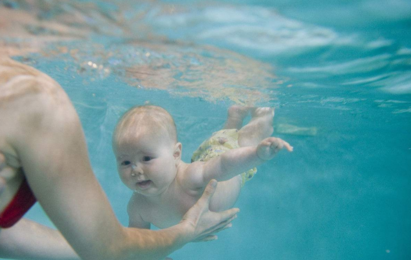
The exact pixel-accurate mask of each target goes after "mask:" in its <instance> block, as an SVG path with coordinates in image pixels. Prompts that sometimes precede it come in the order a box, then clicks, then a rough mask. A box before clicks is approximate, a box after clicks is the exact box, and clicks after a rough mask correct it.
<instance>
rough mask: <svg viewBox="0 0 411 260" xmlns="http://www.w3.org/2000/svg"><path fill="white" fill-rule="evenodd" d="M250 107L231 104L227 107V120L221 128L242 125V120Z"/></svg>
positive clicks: (237, 127)
mask: <svg viewBox="0 0 411 260" xmlns="http://www.w3.org/2000/svg"><path fill="white" fill-rule="evenodd" d="M250 109H251V108H250V107H243V106H239V105H233V106H231V107H230V108H229V109H228V116H227V121H226V122H225V125H224V127H223V129H240V128H241V127H242V126H243V120H244V118H245V117H246V116H247V115H248V113H249V111H250Z"/></svg>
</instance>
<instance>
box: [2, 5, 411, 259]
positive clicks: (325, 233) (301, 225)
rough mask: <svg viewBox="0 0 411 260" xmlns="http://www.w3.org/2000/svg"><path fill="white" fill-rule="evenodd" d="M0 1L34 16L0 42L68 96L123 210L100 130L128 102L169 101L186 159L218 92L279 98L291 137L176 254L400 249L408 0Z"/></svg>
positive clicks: (352, 253) (382, 252) (211, 115)
mask: <svg viewBox="0 0 411 260" xmlns="http://www.w3.org/2000/svg"><path fill="white" fill-rule="evenodd" d="M6 2H7V3H8V4H7V6H11V7H13V8H14V9H7V12H16V11H17V10H19V12H24V10H30V11H29V12H28V13H29V14H31V17H32V19H33V20H32V22H31V23H30V24H27V23H25V22H23V21H17V24H18V25H21V28H23V29H22V32H21V34H20V35H16V34H11V33H10V32H9V34H7V33H4V32H3V33H2V34H1V35H2V36H0V44H2V45H0V46H4V45H6V46H8V48H9V49H8V51H9V52H11V53H14V56H16V57H17V58H18V59H20V60H21V61H23V62H25V63H27V64H30V65H33V66H34V67H36V68H39V69H40V70H42V71H44V72H46V73H48V74H49V75H51V76H52V77H53V78H55V79H56V80H57V81H58V82H59V83H60V84H61V85H62V86H63V87H64V88H65V90H66V91H67V93H68V94H69V95H70V98H71V99H72V101H73V103H74V105H75V106H76V109H77V111H78V113H79V115H80V117H81V120H82V122H83V127H84V129H85V133H86V136H87V141H88V145H89V151H90V156H91V160H92V164H93V168H94V170H95V173H96V175H97V177H98V179H99V180H100V182H101V184H102V186H103V188H104V190H105V191H106V192H107V194H108V197H109V199H110V201H111V203H112V206H113V208H114V210H115V212H116V214H117V216H118V218H119V219H120V221H121V223H123V224H124V225H127V215H126V204H127V202H128V198H129V196H130V192H129V191H128V190H126V189H125V187H123V185H122V184H121V182H120V180H119V178H118V177H117V173H116V169H115V164H114V157H113V154H112V152H111V134H112V131H113V129H114V126H115V124H116V121H117V120H118V118H119V116H120V115H121V114H122V113H123V112H124V111H126V110H127V109H128V108H129V107H131V106H133V105H135V104H142V103H144V102H150V103H153V104H156V105H161V106H163V107H165V108H166V109H167V110H169V111H170V113H171V114H172V115H173V116H174V117H175V120H176V123H177V128H178V135H179V139H180V141H181V142H182V143H183V160H185V161H189V159H190V156H191V154H192V152H193V151H194V150H195V149H196V148H197V146H198V145H199V144H200V143H201V142H202V141H203V140H204V139H205V138H207V137H208V136H209V135H210V134H211V133H212V132H213V131H216V130H218V129H219V128H220V127H221V126H222V125H223V123H224V121H225V118H226V111H227V108H228V107H229V106H230V105H231V104H234V103H238V104H249V105H250V104H253V105H258V106H267V105H269V106H274V107H275V108H276V116H275V123H274V127H275V133H274V135H275V136H279V137H281V138H283V139H285V140H287V141H288V142H290V143H291V144H292V145H293V146H294V152H293V153H292V154H287V153H285V152H284V153H280V154H279V155H278V157H277V158H275V159H274V160H273V161H271V162H270V163H267V164H265V165H262V166H261V167H259V171H258V174H257V175H256V176H255V178H254V179H253V180H252V181H251V182H248V183H247V185H246V186H245V187H244V189H243V191H242V194H241V197H240V199H239V201H238V203H237V205H236V206H238V207H240V209H241V214H240V215H239V218H238V219H237V220H235V222H234V227H233V228H232V229H230V230H228V231H224V232H223V233H221V235H220V236H219V240H218V241H216V242H210V243H201V244H198V243H196V244H189V245H187V246H185V247H184V248H183V249H182V250H180V251H177V252H175V253H174V254H172V257H173V258H174V259H200V260H201V259H287V260H288V259H293V260H294V259H296V260H298V259H304V260H306V259H315V260H320V259H327V260H328V259H342V260H346V259H411V249H410V247H409V245H410V243H411V196H410V195H411V194H410V188H409V186H410V184H411V170H410V169H411V135H410V133H411V121H410V117H411V69H410V68H411V41H410V40H411V29H410V28H411V26H410V25H411V3H409V2H408V1H405V0H404V1H401V0H391V1H380V0H379V1H369V0H362V1H336V0H334V1H327V3H325V2H323V1H309V2H307V1H299V0H293V1H285V0H280V1H276V2H273V1H262V0H260V1H246V0H243V1H215V2H212V3H205V2H203V1H182V0H181V1H163V2H160V1H152V2H151V1H148V2H141V3H139V4H135V3H133V2H132V1H122V3H120V1H110V2H105V1H93V2H91V1H71V2H70V3H65V4H61V3H60V4H59V3H53V2H51V1H37V2H36V6H34V7H33V6H30V4H29V2H25V1H2V2H1V3H2V4H3V5H6ZM2 10H5V9H4V8H3V9H2ZM67 15H70V17H71V18H70V19H67ZM0 16H1V15H0ZM13 17H15V15H14V16H13ZM73 17H75V19H74V18H73ZM10 19H11V18H10ZM13 19H16V18H13ZM26 20H27V19H26ZM33 21H34V22H33ZM15 24H16V23H15ZM6 28H7V26H6ZM0 30H1V29H0ZM15 31H17V30H15ZM27 32H30V34H29V33H27ZM10 46H11V47H10ZM13 46H14V48H12V47H13ZM3 49H4V48H3ZM16 49H17V50H19V51H16ZM21 50H23V51H24V52H22V51H21ZM29 51H34V53H30V52H29ZM27 216H28V217H29V218H31V219H34V220H37V221H39V222H41V223H44V224H47V225H51V223H50V221H49V220H48V219H47V218H46V217H45V216H44V213H43V212H42V211H41V209H40V207H39V206H36V207H35V208H34V209H32V210H31V211H30V212H29V214H28V215H27Z"/></svg>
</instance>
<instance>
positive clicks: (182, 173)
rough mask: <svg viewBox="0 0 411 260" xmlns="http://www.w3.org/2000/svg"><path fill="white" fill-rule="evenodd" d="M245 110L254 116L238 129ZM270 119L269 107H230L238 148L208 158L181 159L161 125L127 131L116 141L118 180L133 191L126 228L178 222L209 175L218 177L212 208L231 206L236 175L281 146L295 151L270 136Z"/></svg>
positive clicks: (237, 181)
mask: <svg viewBox="0 0 411 260" xmlns="http://www.w3.org/2000/svg"><path fill="white" fill-rule="evenodd" d="M248 113H251V115H252V119H251V121H250V123H248V124H247V125H245V126H243V127H242V123H243V119H244V118H245V116H247V114H248ZM273 117H274V110H273V109H272V108H248V107H240V106H233V107H231V108H230V109H229V115H228V119H227V122H226V124H225V126H224V128H227V129H231V128H235V129H239V145H240V148H238V149H233V150H230V151H228V152H226V153H224V154H222V155H221V156H219V157H215V158H213V159H211V160H209V161H207V162H194V163H191V164H190V163H185V162H183V161H182V160H181V153H182V145H181V143H175V142H173V141H172V140H170V139H169V138H168V135H167V134H164V133H162V132H161V131H158V130H157V129H159V127H155V128H153V129H150V127H147V128H146V129H145V130H140V131H139V130H136V131H134V132H133V131H130V132H132V134H130V136H127V137H126V138H125V139H126V141H120V140H118V141H114V143H113V148H114V152H115V155H116V158H117V165H118V171H119V174H120V178H121V179H122V181H123V183H124V184H125V185H126V186H127V187H128V188H130V189H132V190H134V191H135V192H134V194H133V195H132V197H131V199H130V202H129V204H128V214H129V226H130V227H139V228H146V229H149V228H150V226H151V224H153V225H155V226H157V227H159V228H168V227H170V226H172V225H174V224H176V223H178V221H179V219H180V218H181V216H183V215H184V214H185V213H186V212H187V210H188V209H189V208H190V207H191V206H192V205H193V204H194V203H195V202H196V201H197V200H198V198H199V197H200V195H201V193H202V192H203V191H204V188H205V187H206V184H207V182H208V181H209V180H211V179H216V180H217V181H218V187H217V190H216V193H215V195H214V197H213V199H212V200H211V205H210V206H211V209H212V210H214V211H223V210H226V209H227V208H229V207H232V205H233V204H234V203H235V202H236V200H237V198H238V196H239V193H240V189H241V176H240V175H239V174H241V173H242V172H244V171H247V170H249V169H251V168H253V167H255V166H258V165H260V164H262V163H264V162H266V161H268V160H271V159H272V158H273V157H274V156H275V155H276V154H277V153H278V151H280V150H281V149H283V148H285V149H286V150H287V151H289V152H291V151H292V150H293V147H291V146H290V145H289V144H288V143H287V142H285V141H283V140H281V139H279V138H275V137H269V136H270V135H271V134H272V131H273V128H272V123H273ZM140 124H144V122H139V125H140ZM148 125H150V124H148Z"/></svg>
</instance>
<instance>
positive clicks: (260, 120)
mask: <svg viewBox="0 0 411 260" xmlns="http://www.w3.org/2000/svg"><path fill="white" fill-rule="evenodd" d="M251 116H252V117H251V120H250V122H249V123H248V124H247V125H245V126H244V127H243V128H241V129H240V131H238V144H239V145H240V146H241V147H245V146H256V145H258V144H259V143H260V142H261V141H262V140H263V139H265V138H267V137H269V136H271V134H272V133H273V119H274V108H270V107H259V108H254V109H253V111H252V112H251Z"/></svg>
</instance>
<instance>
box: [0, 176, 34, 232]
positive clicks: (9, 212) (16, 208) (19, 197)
mask: <svg viewBox="0 0 411 260" xmlns="http://www.w3.org/2000/svg"><path fill="white" fill-rule="evenodd" d="M34 203H36V197H34V194H33V192H32V191H31V189H30V187H29V185H28V183H27V180H26V179H24V180H23V182H22V183H21V185H20V188H19V190H18V191H17V193H16V195H15V196H14V198H13V199H12V201H11V202H10V203H9V205H8V206H7V207H6V208H5V209H4V210H3V212H2V213H1V214H0V227H2V228H8V227H11V226H13V225H14V224H16V223H17V221H19V220H20V219H21V218H22V217H23V215H24V214H26V212H27V211H29V209H30V208H31V206H33V205H34Z"/></svg>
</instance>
